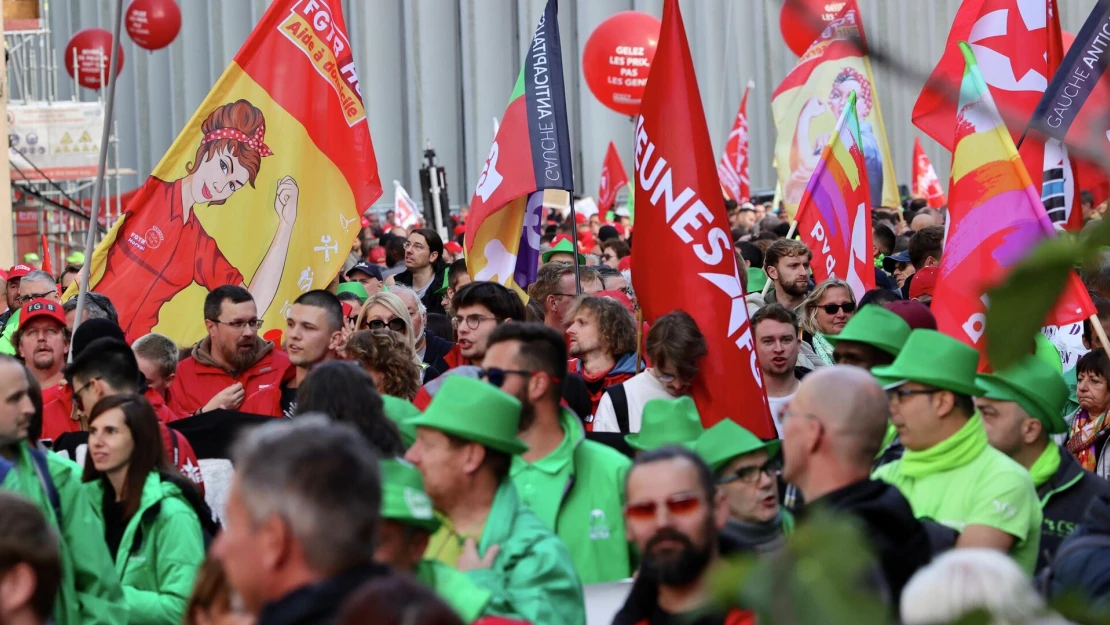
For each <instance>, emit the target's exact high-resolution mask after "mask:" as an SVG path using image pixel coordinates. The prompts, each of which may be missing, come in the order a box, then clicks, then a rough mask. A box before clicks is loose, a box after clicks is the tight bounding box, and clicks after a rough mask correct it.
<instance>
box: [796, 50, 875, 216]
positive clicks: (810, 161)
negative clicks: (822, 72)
mask: <svg viewBox="0 0 1110 625" xmlns="http://www.w3.org/2000/svg"><path fill="white" fill-rule="evenodd" d="M853 91H855V92H856V116H857V118H858V119H859V130H860V148H861V149H862V151H863V158H864V161H865V162H866V164H867V182H868V184H869V185H870V188H871V205H872V206H882V205H883V153H882V150H880V149H879V142H878V140H877V139H876V138H875V130H874V128H873V127H872V125H871V122H869V121H864V120H865V119H866V118H867V117H868V116H869V115H871V108H872V95H871V83H870V82H869V81H868V80H867V79H866V78H864V77H863V75H862V74H860V72H858V71H856V70H855V69H852V68H851V67H843V68H841V69H840V71H839V72H838V73H837V75H836V78H834V79H833V84H832V90H831V91H830V92H829V97H828V99H827V100H826V101H824V102H822V101H821V99H820V98H818V97H817V96H813V97H811V98H810V99H809V100H808V101H807V102H806V103H805V105H804V106H803V107H802V114H801V115H800V116H799V117H798V127H797V129H796V130H795V132H794V143H793V146H792V148H791V150H790V170H791V171H792V172H793V174H792V175H791V176H790V179H789V180H788V181H787V183H786V187H785V188H784V189H783V193H784V195H785V197H786V201H787V202H788V203H792V204H797V203H798V202H800V201H801V199H802V194H803V193H805V189H806V185H807V184H808V183H809V179H810V178H811V177H812V176H813V171H814V170H815V169H816V168H817V162H818V161H819V160H820V158H821V151H822V150H823V149H824V148H825V145H827V144H828V142H829V137H830V134H823V135H821V136H820V137H818V138H817V140H816V141H811V140H810V124H811V123H812V122H813V120H814V119H815V118H816V117H818V116H820V115H822V114H824V113H825V112H826V111H828V110H829V109H830V108H831V109H832V113H833V114H834V115H835V116H836V119H840V116H841V115H842V114H843V113H844V105H845V103H847V102H848V96H849V95H850V94H851V93H852V92H853Z"/></svg>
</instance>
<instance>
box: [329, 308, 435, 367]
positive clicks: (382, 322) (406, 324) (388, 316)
mask: <svg viewBox="0 0 1110 625" xmlns="http://www.w3.org/2000/svg"><path fill="white" fill-rule="evenodd" d="M412 325H413V324H412V316H411V315H409V310H408V308H407V307H406V306H405V302H404V301H403V300H402V299H401V298H400V297H397V296H396V295H394V294H393V293H376V294H374V295H371V296H370V298H369V299H367V300H366V302H365V303H363V305H362V311H361V312H359V314H358V321H357V322H356V324H355V328H357V329H358V330H390V331H392V332H395V333H396V334H398V335H400V336H401V337H403V338H404V339H405V344H406V345H407V346H408V350H409V352H410V354H409V356H410V357H411V360H412V362H414V363H416V364H417V365H418V366H419V367H420V369H421V378H420V379H421V381H422V383H423V382H429V381H431V380H434V379H435V378H436V377H438V376H439V374H440V372H439V371H438V370H437V369H435V368H434V367H430V366H428V365H426V364H424V362H422V361H421V359H420V356H418V355H417V353H416V333H415V331H414V330H413V327H412ZM348 356H350V354H348Z"/></svg>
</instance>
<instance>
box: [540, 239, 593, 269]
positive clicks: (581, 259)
mask: <svg viewBox="0 0 1110 625" xmlns="http://www.w3.org/2000/svg"><path fill="white" fill-rule="evenodd" d="M560 252H563V253H565V254H573V253H574V243H573V242H572V241H571V240H570V239H560V240H559V242H558V243H556V244H555V246H554V247H552V248H551V249H549V250H547V251H546V252H544V253H543V254H542V255H541V256H540V259H541V260H543V262H545V263H546V262H548V259H549V258H551V255H552V254H558V253H560ZM578 264H579V265H585V264H586V257H585V256H583V255H582V254H579V255H578Z"/></svg>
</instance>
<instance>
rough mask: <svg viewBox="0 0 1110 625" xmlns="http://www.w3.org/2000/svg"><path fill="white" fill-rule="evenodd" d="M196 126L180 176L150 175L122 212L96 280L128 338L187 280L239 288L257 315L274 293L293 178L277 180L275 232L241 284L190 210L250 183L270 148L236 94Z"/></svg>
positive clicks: (293, 206)
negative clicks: (197, 135)
mask: <svg viewBox="0 0 1110 625" xmlns="http://www.w3.org/2000/svg"><path fill="white" fill-rule="evenodd" d="M201 131H202V132H203V133H204V135H203V137H202V139H201V141H200V145H199V146H198V147H197V151H196V155H195V157H194V158H193V160H191V161H189V162H188V163H187V165H186V168H185V169H186V171H187V172H188V173H187V175H186V176H185V177H184V178H180V179H178V180H169V181H166V180H160V179H158V178H156V177H154V176H151V177H150V178H148V179H147V181H146V183H145V184H144V185H143V189H142V190H141V191H140V193H139V195H138V197H136V198H135V201H133V202H132V203H131V205H130V206H129V207H128V209H127V210H126V211H125V213H124V216H123V218H122V223H121V224H120V226H119V227H118V229H117V231H116V244H115V245H112V246H111V248H110V250H109V251H108V254H107V258H106V260H105V269H104V276H103V278H101V279H100V281H99V282H97V284H96V290H97V291H98V292H102V293H105V294H108V295H109V296H110V297H111V298H112V301H113V302H114V303H115V304H116V306H117V308H118V310H119V317H120V324H121V326H122V327H123V330H124V332H125V333H126V334H127V338H128V341H132V340H134V339H136V338H138V337H140V336H143V335H144V334H148V333H149V332H150V331H151V329H152V328H153V327H154V326H155V324H157V323H158V312H159V310H160V309H161V307H162V305H163V304H165V303H166V302H168V301H169V300H170V299H172V298H173V297H174V296H175V295H177V294H178V293H179V292H181V290H183V289H184V288H185V287H187V286H189V285H190V284H192V283H193V282H196V283H197V284H199V285H201V286H202V287H204V288H205V289H208V290H212V289H214V288H216V287H218V286H222V285H225V284H236V285H242V286H244V287H246V288H247V289H248V290H249V291H250V292H251V295H253V296H254V301H255V304H256V306H257V308H258V315H259V317H261V316H262V315H263V314H264V313H265V311H266V309H267V308H269V306H270V304H271V303H272V302H273V300H274V297H275V295H276V294H277V289H278V285H279V283H280V281H281V273H282V270H283V269H284V265H285V257H286V252H287V251H288V248H289V240H290V237H291V235H292V231H293V223H294V222H295V221H296V220H297V202H298V196H299V189H298V188H297V183H296V181H295V180H293V178H291V177H289V176H286V177H284V178H282V179H281V180H280V181H278V184H277V193H276V198H275V200H274V210H275V211H277V214H278V228H277V232H276V233H275V234H274V238H273V240H272V241H271V243H270V245H269V248H268V251H267V252H266V255H265V257H264V258H263V259H262V262H261V263H260V264H259V265H258V269H257V271H255V273H254V278H253V279H252V280H251V282H250V284H249V285H248V284H247V283H246V280H245V279H244V278H243V274H242V273H241V272H240V271H239V269H237V268H236V267H234V266H232V264H231V263H230V262H229V261H228V260H227V258H226V257H225V256H224V254H223V253H222V252H221V251H220V248H219V245H218V244H217V243H216V240H215V239H213V238H212V237H211V236H210V235H209V234H208V233H207V232H205V230H204V226H203V225H202V224H201V223H200V221H199V220H198V219H197V217H196V214H195V212H194V209H195V208H196V207H197V206H198V205H201V204H208V205H209V206H219V205H222V204H223V203H224V202H226V201H227V200H228V198H230V197H231V196H232V195H233V194H234V193H235V192H236V191H238V190H240V189H242V188H243V187H244V186H246V185H247V184H250V185H251V187H254V182H255V178H256V177H257V176H258V170H259V168H260V167H261V165H262V159H263V158H264V157H267V156H271V155H272V154H273V152H271V151H270V148H269V147H267V146H266V143H265V142H264V137H265V132H266V120H265V118H264V116H263V114H262V111H261V110H259V109H258V108H257V107H255V106H254V105H253V104H251V103H250V102H248V101H246V100H239V101H237V102H233V103H229V104H224V105H222V106H219V107H217V108H216V109H215V110H213V111H212V112H211V113H210V114H209V115H208V117H207V118H206V119H205V120H204V122H203V123H202V124H201ZM247 240H248V239H244V242H246V241H247Z"/></svg>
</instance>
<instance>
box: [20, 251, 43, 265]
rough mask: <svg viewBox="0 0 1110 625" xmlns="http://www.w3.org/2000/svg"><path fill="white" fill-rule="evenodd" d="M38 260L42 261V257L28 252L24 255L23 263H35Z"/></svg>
mask: <svg viewBox="0 0 1110 625" xmlns="http://www.w3.org/2000/svg"><path fill="white" fill-rule="evenodd" d="M38 260H42V257H41V256H39V255H38V254H36V253H35V252H27V253H26V254H24V255H23V261H24V262H28V263H33V262H35V261H38Z"/></svg>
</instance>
